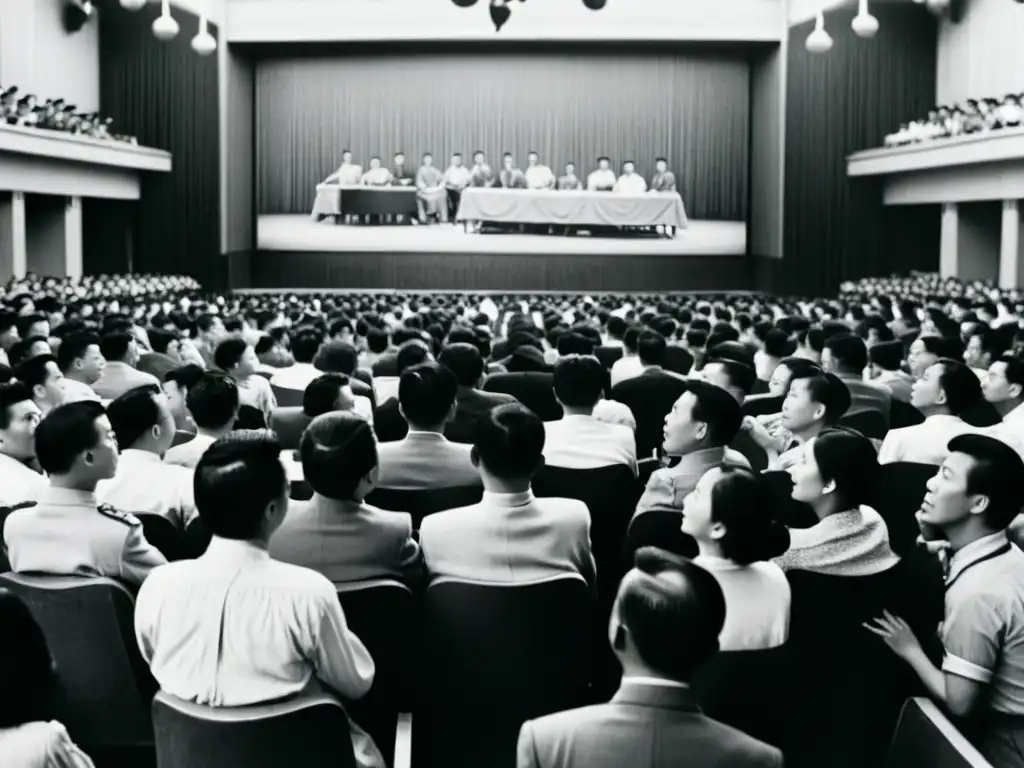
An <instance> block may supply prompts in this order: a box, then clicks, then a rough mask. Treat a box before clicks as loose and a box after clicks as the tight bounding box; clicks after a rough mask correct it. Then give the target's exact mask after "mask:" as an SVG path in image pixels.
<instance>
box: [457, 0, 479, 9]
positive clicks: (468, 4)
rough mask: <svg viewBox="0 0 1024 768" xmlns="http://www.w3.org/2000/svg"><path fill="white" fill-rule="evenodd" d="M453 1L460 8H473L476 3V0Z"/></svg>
mask: <svg viewBox="0 0 1024 768" xmlns="http://www.w3.org/2000/svg"><path fill="white" fill-rule="evenodd" d="M452 2H453V3H455V5H457V6H458V7H459V8H472V7H473V6H474V5H476V0H452Z"/></svg>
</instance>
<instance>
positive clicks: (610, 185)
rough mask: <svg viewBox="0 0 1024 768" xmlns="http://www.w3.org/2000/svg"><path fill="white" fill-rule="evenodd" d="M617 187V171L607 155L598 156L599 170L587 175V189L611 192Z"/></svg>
mask: <svg viewBox="0 0 1024 768" xmlns="http://www.w3.org/2000/svg"><path fill="white" fill-rule="evenodd" d="M614 188H615V171H613V170H612V161H611V160H610V159H608V158H607V157H599V158H597V170H596V171H593V172H592V173H591V174H590V175H589V176H587V189H588V190H589V191H591V192H611V191H612V189H614Z"/></svg>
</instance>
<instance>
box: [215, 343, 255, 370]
mask: <svg viewBox="0 0 1024 768" xmlns="http://www.w3.org/2000/svg"><path fill="white" fill-rule="evenodd" d="M213 362H214V363H215V364H216V365H217V367H218V368H220V369H221V370H222V371H224V372H225V373H227V374H230V375H231V376H235V377H238V378H245V377H248V376H251V375H252V374H254V373H256V370H257V368H258V367H259V364H260V361H259V358H258V357H256V350H255V349H253V347H252V345H251V344H249V343H248V342H247V341H246V340H245V339H243V338H242V337H240V336H231V337H229V338H226V339H224V341H222V342H221V343H220V344H218V345H217V349H216V351H214V353H213Z"/></svg>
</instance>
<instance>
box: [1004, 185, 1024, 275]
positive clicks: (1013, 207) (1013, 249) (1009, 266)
mask: <svg viewBox="0 0 1024 768" xmlns="http://www.w3.org/2000/svg"><path fill="white" fill-rule="evenodd" d="M1022 257H1024V243H1022V242H1021V218H1020V202H1019V201H1018V200H1004V201H1003V219H1002V227H1001V229H1000V238H999V287H1000V288H1017V287H1018V286H1020V285H1021V282H1022V278H1024V264H1022Z"/></svg>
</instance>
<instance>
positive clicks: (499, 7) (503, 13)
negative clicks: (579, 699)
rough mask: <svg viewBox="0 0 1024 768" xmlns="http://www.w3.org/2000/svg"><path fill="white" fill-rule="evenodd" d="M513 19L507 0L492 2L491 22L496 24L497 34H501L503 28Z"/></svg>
mask: <svg viewBox="0 0 1024 768" xmlns="http://www.w3.org/2000/svg"><path fill="white" fill-rule="evenodd" d="M511 17H512V11H511V9H510V8H509V7H508V2H507V0H491V21H493V22H494V31H495V32H501V28H502V27H503V26H505V22H506V21H508V20H509V19H510V18H511Z"/></svg>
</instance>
